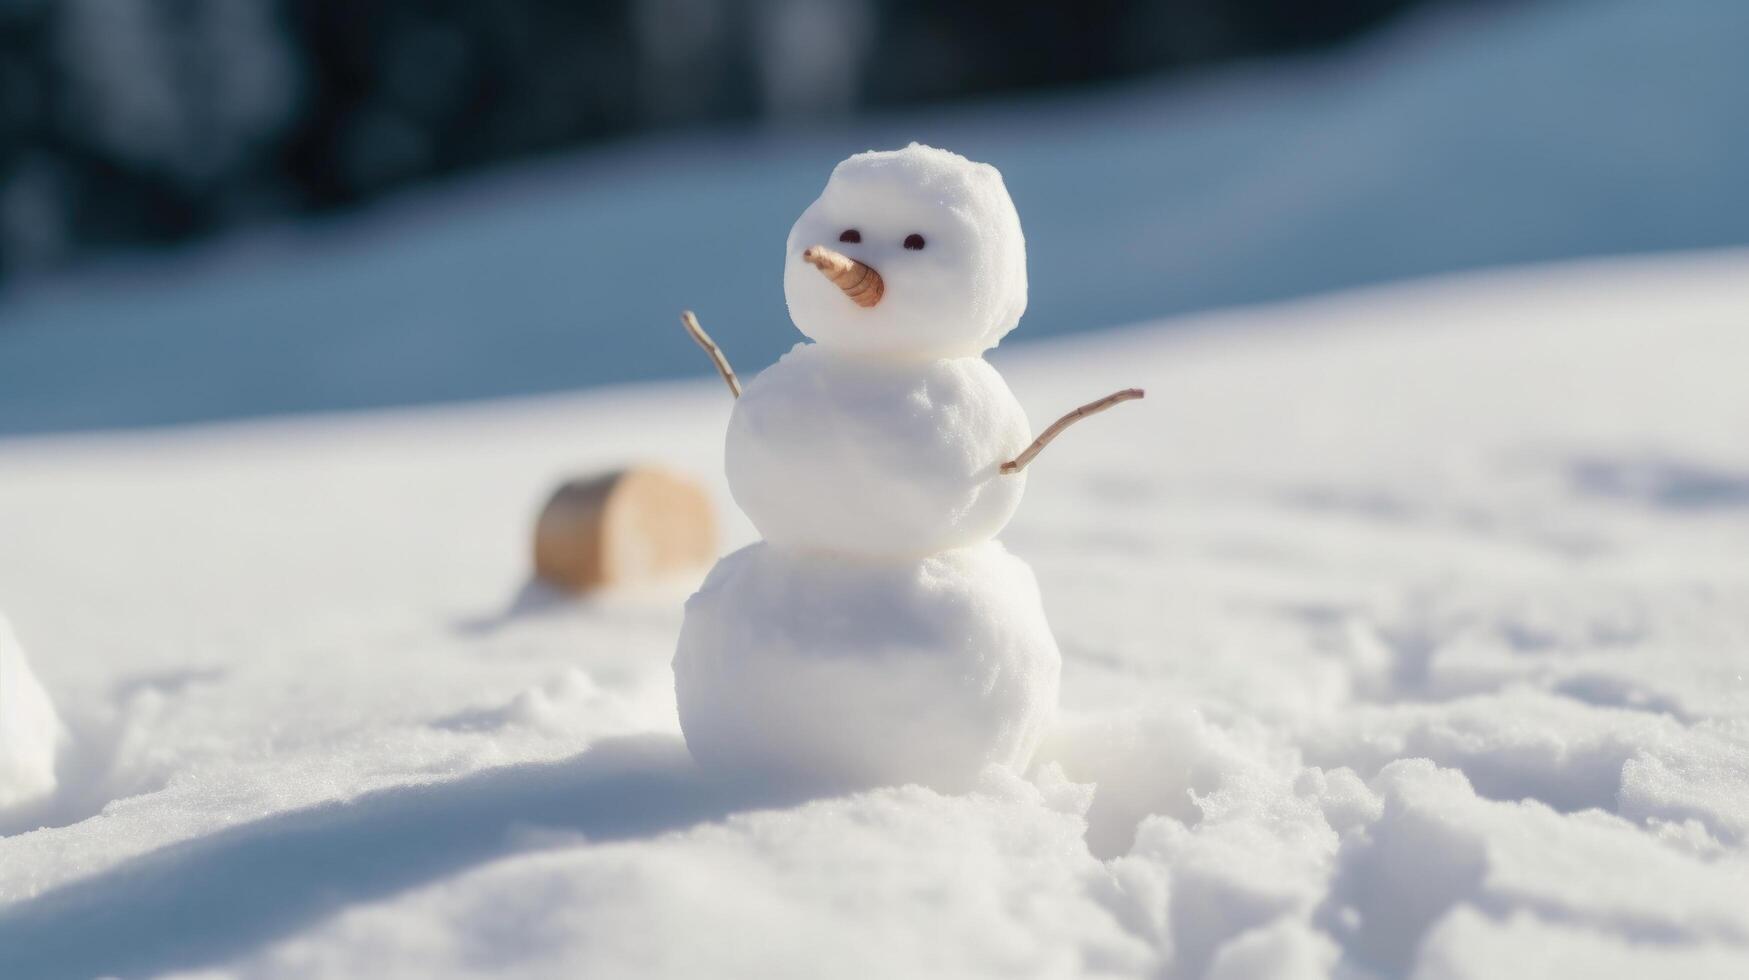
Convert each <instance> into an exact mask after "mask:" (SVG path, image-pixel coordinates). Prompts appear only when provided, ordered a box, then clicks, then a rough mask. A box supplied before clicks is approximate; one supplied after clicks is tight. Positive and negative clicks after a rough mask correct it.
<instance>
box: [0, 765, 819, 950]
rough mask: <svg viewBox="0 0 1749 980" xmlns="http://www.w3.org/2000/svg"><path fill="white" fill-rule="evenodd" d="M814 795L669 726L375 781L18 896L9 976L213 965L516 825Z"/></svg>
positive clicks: (398, 886) (627, 824)
mask: <svg viewBox="0 0 1749 980" xmlns="http://www.w3.org/2000/svg"><path fill="white" fill-rule="evenodd" d="M810 795H817V794H808V793H805V792H803V791H802V790H801V789H799V788H797V787H784V786H778V785H774V784H771V783H760V782H755V781H740V782H736V781H729V780H722V779H714V778H711V777H707V776H705V775H704V774H702V773H701V772H700V771H699V770H698V769H697V768H696V767H695V766H694V765H693V763H692V761H691V759H690V758H689V757H688V756H687V754H686V749H685V747H684V746H683V745H682V744H681V742H680V740H679V739H677V738H673V737H669V736H639V737H628V738H618V739H608V740H604V741H602V742H600V743H598V744H597V745H596V746H594V747H592V748H590V749H589V750H588V751H586V752H583V753H581V754H580V755H577V756H575V757H573V758H570V759H567V760H564V761H562V762H556V763H549V764H539V765H520V766H510V767H505V768H500V769H493V770H488V771H485V772H481V773H476V774H474V775H471V776H467V777H463V778H460V779H456V780H453V781H450V782H443V783H436V784H427V785H419V786H403V787H396V788H392V789H384V790H379V791H376V792H372V793H368V794H365V795H363V796H360V797H358V798H357V799H354V800H351V801H346V802H335V803H328V804H323V805H320V806H315V807H311V808H309V809H305V810H298V811H293V812H289V813H282V814H278V815H275V816H272V817H267V818H265V819H262V820H258V821H256V822H254V823H251V824H248V825H245V826H241V827H237V828H235V829H231V830H226V831H223V832H220V833H217V834H214V835H212V836H208V837H203V838H197V839H194V840H190V841H186V842H183V843H179V844H174V845H171V846H168V847H165V848H163V849H161V850H158V851H155V852H152V853H149V854H145V855H142V856H140V857H137V858H134V859H131V860H129V861H126V862H124V863H122V864H121V865H119V866H117V867H115V868H112V869H110V870H108V871H105V872H102V873H100V874H97V875H95V876H93V877H91V878H87V879H83V880H79V881H75V882H73V883H71V884H68V885H64V886H62V887H60V888H56V889H54V890H52V891H49V892H47V893H45V894H43V895H41V896H39V897H37V898H34V899H31V900H29V901H25V902H21V903H19V904H18V905H16V906H14V907H13V908H11V909H9V910H7V911H6V912H5V913H3V914H0V976H5V977H42V978H49V977H62V976H65V977H90V976H104V975H113V974H120V975H127V976H135V975H141V974H155V973H159V972H163V971H169V970H179V969H190V968H196V967H201V966H206V965H210V964H214V963H219V962H223V961H225V960H227V959H229V958H232V957H235V956H238V955H240V954H243V953H245V952H247V951H249V950H251V949H254V948H256V947H258V946H260V945H262V944H263V943H266V942H268V941H271V940H273V939H276V938H278V937H280V936H284V935H287V934H289V933H292V932H294V931H296V930H298V929H300V928H302V927H304V926H306V925H308V924H310V923H312V922H313V921H315V920H317V919H319V918H321V917H323V916H325V915H328V914H331V913H334V912H337V911H339V910H341V909H343V908H344V907H346V906H347V905H349V904H351V903H354V902H359V901H365V900H369V899H374V898H378V897H381V896H385V895H389V894H392V893H395V892H398V891H401V890H403V889H407V888H412V887H415V886H418V885H421V884H424V883H426V882H429V881H433V880H436V879H439V878H442V877H444V876H446V875H450V874H454V873H456V872H458V871H461V870H463V869H465V868H468V867H470V866H473V865H476V864H479V863H481V862H484V861H488V860H491V859H493V858H495V857H499V856H501V855H504V854H508V853H512V852H513V851H514V850H516V848H515V846H514V845H513V843H512V840H513V837H514V836H515V835H514V833H513V832H514V831H515V830H516V829H518V828H522V827H527V826H529V825H535V826H542V827H552V828H558V829H571V830H576V831H578V832H581V833H582V834H583V835H584V836H585V837H586V838H588V839H589V840H590V841H615V840H630V839H637V838H646V837H652V836H655V835H658V834H661V833H664V832H668V831H675V830H682V829H685V828H687V827H690V826H693V825H696V824H699V823H705V822H710V821H714V820H720V819H722V818H724V817H726V816H728V815H730V814H732V813H735V812H738V811H742V810H750V809H759V808H765V807H772V806H784V805H791V804H795V803H799V802H802V801H803V800H805V799H807V798H809V796H810Z"/></svg>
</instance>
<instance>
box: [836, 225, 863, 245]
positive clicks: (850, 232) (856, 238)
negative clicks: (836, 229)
mask: <svg viewBox="0 0 1749 980" xmlns="http://www.w3.org/2000/svg"><path fill="white" fill-rule="evenodd" d="M838 240H839V241H841V242H849V243H850V244H852V245H855V244H856V243H857V242H860V241H862V232H860V231H857V230H856V229H855V228H846V229H844V234H842V235H839V236H838Z"/></svg>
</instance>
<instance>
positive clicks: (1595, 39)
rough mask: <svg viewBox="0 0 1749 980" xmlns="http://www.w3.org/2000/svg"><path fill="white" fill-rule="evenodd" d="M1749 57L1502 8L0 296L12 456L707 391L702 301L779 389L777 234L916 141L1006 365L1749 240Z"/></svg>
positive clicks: (648, 167) (593, 159) (1655, 17)
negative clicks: (128, 434) (599, 394)
mask: <svg viewBox="0 0 1749 980" xmlns="http://www.w3.org/2000/svg"><path fill="white" fill-rule="evenodd" d="M224 6H226V7H227V9H228V7H229V6H230V5H224ZM1470 6H1472V7H1474V6H1476V5H1470ZM786 9H787V5H786ZM1746 37H1749V3H1744V2H1743V0H1656V2H1652V0H1545V2H1540V3H1501V4H1494V5H1485V6H1482V7H1481V8H1480V9H1472V10H1467V11H1448V12H1439V11H1435V12H1433V13H1431V14H1429V15H1426V16H1421V17H1416V18H1413V19H1411V20H1408V21H1406V22H1404V23H1402V24H1400V25H1398V26H1396V27H1394V28H1392V29H1390V30H1388V31H1385V32H1383V33H1381V34H1379V35H1376V36H1374V37H1371V38H1369V39H1367V40H1366V41H1364V42H1362V43H1360V44H1357V45H1354V46H1352V47H1349V48H1346V49H1344V50H1341V51H1337V52H1334V53H1332V54H1330V55H1329V56H1327V57H1320V58H1317V59H1307V60H1301V61H1291V62H1287V63H1285V64H1283V63H1275V62H1262V63H1258V64H1256V65H1249V66H1244V67H1241V68H1237V69H1233V70H1229V71H1223V72H1221V73H1218V74H1215V75H1211V76H1208V77H1204V78H1200V79H1197V80H1195V81H1193V82H1190V83H1182V82H1177V81H1171V82H1166V83H1147V84H1140V85H1136V86H1127V87H1114V88H1106V89H1100V90H1089V91H1087V92H1085V93H1082V94H1079V95H1074V96H1060V97H1050V98H1038V99H1030V100H1024V101H1019V102H1012V103H1004V104H995V105H982V106H969V107H964V108H954V109H941V110H934V109H930V110H922V111H915V112H907V113H906V114H903V115H897V116H893V117H881V118H874V119H858V120H855V121H853V122H851V123H847V124H845V125H844V126H843V127H842V128H828V129H824V130H808V131H799V132H797V131H779V132H772V131H765V130H761V131H757V132H753V133H744V134H726V133H708V134H693V135H688V136H677V137H669V138H661V139H654V140H647V141H638V142H634V143H628V144H625V145H621V146H616V147H613V148H611V149H609V150H606V151H603V152H599V153H591V154H587V155H584V156H580V157H576V158H567V159H561V160H555V161H552V162H550V163H544V164H541V165H538V166H534V167H530V168H526V169H521V170H517V171H512V172H507V173H502V174H499V175H497V176H494V177H491V178H488V179H484V180H478V181H470V182H468V183H466V184H460V185H457V186H453V187H448V188H441V189H437V190H433V191H426V192H421V193H417V194H411V195H408V196H407V197H406V198H404V199H401V200H398V201H394V202H391V203H389V204H388V205H386V206H384V207H381V208H379V209H376V210H374V211H372V212H370V213H368V214H365V215H362V216H360V217H357V218H355V219H350V220H344V221H335V222H328V223H320V224H315V225H310V226H303V227H285V228H279V229H274V230H271V231H265V232H262V233H260V234H254V235H249V236H245V237H243V238H240V239H229V240H226V241H222V242H217V243H214V244H212V245H210V246H204V247H200V248H194V249H190V250H188V251H187V252H186V253H183V254H180V255H175V256H171V257H168V258H163V259H158V260H146V259H140V260H137V261H119V260H118V261H117V262H115V263H113V264H112V265H111V267H110V268H108V269H107V270H104V271H103V272H102V273H101V274H84V275H75V276H69V277H67V278H65V279H61V280H53V281H48V282H43V283H40V284H35V285H33V286H30V287H27V288H23V289H19V290H16V291H14V292H13V293H12V294H10V295H8V296H5V297H0V432H5V433H25V432H45V431H65V430H72V429H82V428H91V427H113V426H137V425H152V424H161V423H167V422H178V421H186V420H198V419H212V418H220V417H231V416H239V415H253V414H263V413H274V412H292V411H308V410H313V409H338V408H350V407H360V406H375V405H397V404H406V403H410V402H420V401H432V400H438V399H459V398H469V397H479V396H484V395H502V394H513V393H527V392H533V391H553V390H560V389H571V388H575V387H577V386H579V385H587V384H603V383H609V382H619V381H625V380H637V379H648V378H661V377H677V376H686V375H703V374H707V373H708V369H707V368H706V366H705V365H704V364H703V363H702V362H701V361H700V360H699V358H698V356H697V351H696V350H695V349H694V348H693V347H692V345H691V344H689V343H688V342H687V341H686V339H685V337H684V336H680V335H677V334H676V332H675V331H674V329H673V324H674V316H675V314H676V312H677V308H678V307H681V306H690V307H692V308H693V309H696V310H697V311H698V313H699V315H700V317H701V318H702V319H703V321H704V324H705V326H706V327H707V328H708V329H709V330H710V331H711V333H712V335H713V336H715V337H716V338H717V340H719V341H720V342H722V343H723V344H724V345H725V347H726V349H728V350H729V351H730V352H731V353H732V354H734V355H735V356H736V357H737V358H738V361H739V362H740V363H745V364H748V365H757V364H762V363H769V362H771V361H773V360H775V359H776V358H777V356H778V355H779V354H781V353H782V352H783V351H784V350H786V349H788V347H789V345H790V342H791V338H790V335H789V334H788V333H787V331H785V330H782V329H779V327H781V326H782V325H783V323H784V299H783V290H782V288H781V278H780V274H779V270H780V269H781V265H780V264H779V263H780V259H779V256H780V255H781V254H782V247H783V241H784V233H785V231H786V229H788V228H789V227H790V224H791V222H792V221H794V220H795V217H796V215H797V214H799V213H800V212H801V211H802V209H803V208H804V207H805V206H806V205H807V203H808V202H809V201H810V200H812V199H813V197H814V196H815V194H816V193H817V192H818V190H819V188H820V186H821V183H822V181H823V179H824V177H825V175H826V174H827V172H828V171H829V170H830V169H831V167H832V165H833V164H834V163H836V162H837V161H839V160H841V159H843V158H844V157H845V156H846V155H847V154H850V153H854V152H857V151H861V150H865V149H868V148H870V147H891V146H902V145H904V144H905V143H907V142H909V141H910V140H913V139H917V140H923V141H924V142H928V143H933V144H935V145H937V146H947V147H952V148H954V149H955V150H956V151H958V152H962V153H965V154H967V155H968V156H971V157H972V158H974V159H978V160H986V161H989V162H991V163H993V164H995V165H996V166H998V167H1000V168H1001V170H1002V174H1003V177H1004V180H1005V182H1006V184H1007V186H1008V189H1009V190H1010V191H1011V192H1012V193H1013V195H1014V200H1015V202H1016V203H1017V204H1018V205H1019V208H1020V214H1021V217H1022V219H1023V220H1024V222H1025V228H1026V233H1027V251H1028V255H1029V258H1030V269H1029V272H1030V277H1031V287H1032V290H1031V292H1032V295H1031V301H1030V305H1029V307H1028V311H1027V315H1026V320H1025V323H1024V325H1023V326H1022V328H1021V330H1020V332H1019V334H1017V335H1016V339H1024V338H1029V337H1031V338H1036V337H1042V336H1046V335H1052V334H1061V333H1067V332H1071V331H1080V330H1086V329H1089V328H1095V327H1109V326H1117V325H1122V324H1126V323H1134V322H1137V321H1141V320H1147V319H1154V318H1158V317H1161V316H1165V315H1169V314H1178V313H1183V312H1186V311H1193V310H1199V309H1209V308H1214V307H1220V306H1226V305H1230V304H1233V303H1241V302H1244V303H1255V302H1259V301H1267V300H1276V299H1281V298H1286V297H1292V296H1296V295H1304V294H1308V293H1313V292H1317V291H1321V290H1328V289H1333V288H1338V287H1346V286H1354V285H1359V284H1364V283H1376V282H1381V281H1386V280H1391V279H1395V278H1399V277H1403V276H1410V275H1426V274H1430V273H1440V272H1445V271H1447V270H1452V269H1466V268H1476V267H1479V266H1500V265H1509V264H1516V263H1521V262H1528V261H1543V260H1550V259H1563V258H1568V257H1573V256H1587V255H1602V254H1611V253H1637V252H1646V251H1653V250H1663V249H1684V248H1690V249H1692V248H1702V247H1712V246H1729V245H1743V244H1749V194H1746V193H1744V189H1743V188H1744V177H1743V175H1744V174H1745V173H1749V114H1746V113H1745V112H1744V95H1743V93H1744V92H1745V91H1749V58H1746V57H1744V50H1745V40H1744V39H1745V38H1746ZM258 60H260V61H261V64H262V65H268V64H270V63H271V58H263V59H258ZM264 70H268V71H269V73H271V70H270V69H264ZM683 76H684V73H681V77H683ZM226 77H229V76H226ZM1089 397H1091V396H1089ZM1053 407H1054V406H1053Z"/></svg>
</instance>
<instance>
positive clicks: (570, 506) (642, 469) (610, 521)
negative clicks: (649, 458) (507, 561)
mask: <svg viewBox="0 0 1749 980" xmlns="http://www.w3.org/2000/svg"><path fill="white" fill-rule="evenodd" d="M716 550H717V528H716V516H715V514H714V513H713V512H712V510H711V503H710V497H709V495H708V494H706V493H705V491H704V490H703V488H701V487H699V486H698V485H697V484H696V483H694V482H693V481H691V480H689V479H687V478H685V477H683V476H680V475H678V474H675V473H671V472H669V471H666V470H662V469H658V468H655V467H648V466H636V467H631V468H628V469H622V470H614V471H611V472H608V473H603V474H600V475H598V476H594V477H587V478H583V479H576V480H571V481H568V482H566V483H565V484H564V485H562V486H560V487H559V488H558V489H557V490H555V491H554V492H553V495H552V497H551V498H550V499H548V500H547V503H546V506H545V507H543V508H541V513H540V518H539V519H538V520H537V521H536V522H535V530H534V571H535V574H536V575H537V576H539V577H540V578H542V579H544V580H545V581H547V582H550V583H552V584H553V585H555V586H557V587H559V588H561V589H565V590H566V591H569V592H589V591H593V590H595V589H600V588H605V587H608V586H618V585H638V584H642V583H647V582H652V581H657V580H660V579H662V578H665V577H667V576H669V575H671V574H674V573H676V572H679V571H681V570H683V569H686V568H692V567H696V566H699V565H703V564H706V563H708V562H710V560H711V559H713V558H715V557H716Z"/></svg>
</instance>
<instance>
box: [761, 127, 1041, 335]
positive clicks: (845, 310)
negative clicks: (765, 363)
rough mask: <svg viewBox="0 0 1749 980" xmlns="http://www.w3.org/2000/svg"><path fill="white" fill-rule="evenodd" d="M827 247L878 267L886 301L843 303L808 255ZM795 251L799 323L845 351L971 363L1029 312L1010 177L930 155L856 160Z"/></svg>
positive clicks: (792, 285) (786, 275)
mask: <svg viewBox="0 0 1749 980" xmlns="http://www.w3.org/2000/svg"><path fill="white" fill-rule="evenodd" d="M819 246H825V247H827V248H830V249H833V250H835V251H838V252H841V253H843V254H844V255H846V256H848V257H849V258H851V259H854V260H856V261H859V262H863V263H865V264H867V265H869V266H872V267H873V268H874V270H875V274H876V275H878V276H879V277H880V279H878V280H875V281H877V282H879V281H884V282H885V284H886V290H885V292H884V293H882V294H879V295H877V296H874V297H872V298H875V299H878V302H876V303H875V304H874V305H872V306H868V307H866V308H865V307H863V306H861V305H860V302H859V304H857V305H852V304H850V303H846V302H845V301H844V297H845V294H844V293H843V292H841V291H840V290H839V288H838V287H837V286H836V285H834V284H833V283H832V282H831V281H829V280H828V279H826V278H825V277H823V276H821V275H820V274H819V270H817V269H816V268H815V267H814V266H813V265H811V264H809V263H808V262H807V261H806V260H804V258H803V255H804V253H805V251H806V250H807V249H808V248H810V247H819ZM786 252H787V254H786V257H785V258H786V261H785V263H784V266H783V294H784V299H785V300H786V301H787V302H788V304H789V313H790V318H791V319H792V320H793V321H794V322H795V324H796V327H797V328H798V329H800V330H801V331H802V333H804V334H806V335H808V337H810V338H811V339H813V340H815V341H817V342H818V343H820V344H822V345H823V346H825V347H827V348H829V349H833V350H837V351H840V352H844V353H857V354H863V355H867V356H885V357H889V358H908V359H913V360H914V359H918V358H921V357H924V356H928V357H936V358H947V357H972V356H976V355H979V354H982V353H983V352H984V351H986V350H989V349H990V348H992V347H994V346H996V344H997V343H998V342H1000V341H1001V340H1002V338H1003V336H1005V335H1006V334H1007V333H1008V332H1009V331H1010V330H1013V329H1014V327H1015V325H1016V324H1017V323H1019V322H1020V316H1021V314H1022V313H1024V312H1025V311H1026V239H1025V236H1024V235H1023V234H1022V233H1021V225H1020V216H1019V215H1018V214H1016V213H1015V210H1014V201H1013V200H1012V199H1010V197H1009V196H1008V188H1007V187H1006V186H1004V185H1003V183H1002V175H1001V173H999V172H998V171H997V170H996V168H995V167H992V166H990V165H989V164H987V163H974V162H972V161H970V160H967V159H966V158H965V157H962V156H960V155H959V154H957V153H952V152H950V151H947V150H941V149H937V148H935V147H932V146H923V145H921V144H919V143H912V144H910V145H909V146H907V147H905V148H904V149H899V150H878V151H869V152H866V153H858V154H856V155H855V156H852V157H850V158H849V159H847V160H845V161H843V162H841V163H839V164H838V166H836V167H834V168H832V176H831V178H830V179H828V180H827V182H826V189H825V190H824V191H822V192H821V194H820V197H819V199H818V200H816V201H814V203H812V204H810V205H808V208H807V210H805V211H803V212H802V216H801V217H800V218H798V219H796V223H795V226H794V227H792V228H791V229H790V233H789V241H788V245H787V246H786Z"/></svg>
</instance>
